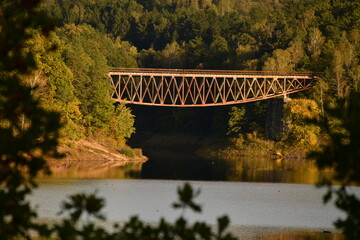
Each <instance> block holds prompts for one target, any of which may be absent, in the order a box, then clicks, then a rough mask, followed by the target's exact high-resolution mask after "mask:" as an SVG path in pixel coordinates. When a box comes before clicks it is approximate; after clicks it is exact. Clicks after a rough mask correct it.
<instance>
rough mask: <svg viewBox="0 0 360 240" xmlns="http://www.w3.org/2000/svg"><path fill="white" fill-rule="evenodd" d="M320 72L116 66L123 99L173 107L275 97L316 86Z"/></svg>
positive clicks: (113, 74)
mask: <svg viewBox="0 0 360 240" xmlns="http://www.w3.org/2000/svg"><path fill="white" fill-rule="evenodd" d="M317 76H318V73H313V72H260V71H225V70H190V69H189V70H185V69H150V68H145V69H141V68H114V69H112V70H111V71H110V72H109V77H110V79H111V84H112V86H113V88H114V92H113V94H112V98H113V99H115V100H116V101H119V102H125V103H131V104H141V105H151V106H172V107H202V106H220V105H230V104H238V103H245V102H251V101H259V100H264V99H268V98H274V97H278V96H282V95H287V94H291V93H295V92H299V91H304V90H307V89H310V88H312V87H313V86H314V84H315V82H316V78H317Z"/></svg>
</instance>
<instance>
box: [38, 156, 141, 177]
mask: <svg viewBox="0 0 360 240" xmlns="http://www.w3.org/2000/svg"><path fill="white" fill-rule="evenodd" d="M142 164H143V161H134V162H129V163H126V162H119V161H108V160H87V161H71V160H64V161H63V160H53V161H52V162H50V167H51V171H52V174H51V178H58V179H61V178H67V179H69V178H70V179H77V178H80V179H82V178H91V179H132V178H134V179H138V178H141V176H140V173H141V167H142ZM43 177H44V176H43ZM45 178H48V176H45Z"/></svg>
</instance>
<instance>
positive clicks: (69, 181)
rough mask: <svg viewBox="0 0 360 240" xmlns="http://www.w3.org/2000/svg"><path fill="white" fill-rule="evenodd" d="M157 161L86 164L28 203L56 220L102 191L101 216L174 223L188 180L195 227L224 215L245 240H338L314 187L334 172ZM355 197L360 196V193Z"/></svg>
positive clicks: (270, 163)
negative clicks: (62, 210) (84, 196)
mask: <svg viewBox="0 0 360 240" xmlns="http://www.w3.org/2000/svg"><path fill="white" fill-rule="evenodd" d="M155 159H156V160H150V161H148V162H146V163H134V164H130V165H127V166H124V167H115V168H104V169H91V168H89V162H87V163H86V164H84V165H82V164H81V163H76V164H74V165H71V164H69V166H68V167H67V168H66V169H65V170H61V169H58V170H56V171H55V172H54V175H53V177H52V178H42V179H39V183H40V187H39V189H38V190H36V192H35V194H34V195H33V196H32V198H31V201H32V202H33V204H34V205H37V206H39V207H38V209H39V214H40V217H43V218H58V216H57V215H56V213H57V212H58V211H59V206H60V203H61V201H62V200H63V199H65V198H66V196H68V195H69V194H72V193H78V192H88V193H90V192H94V191H95V190H97V191H98V194H99V195H100V196H103V197H104V198H105V200H106V208H105V209H104V212H105V213H106V216H107V218H108V219H109V220H110V221H125V220H127V219H129V217H130V216H133V215H139V216H140V217H141V219H143V220H145V221H148V222H154V221H157V220H158V219H159V218H160V217H162V216H163V217H166V219H167V220H169V221H172V220H174V219H175V218H176V217H178V216H179V214H180V213H179V212H178V211H175V210H173V209H172V208H171V207H170V206H171V203H172V202H174V201H175V200H176V199H177V197H176V188H177V187H178V186H180V185H182V184H183V182H184V181H185V180H186V181H190V182H191V184H192V185H193V186H194V187H195V188H200V189H201V195H200V197H199V198H198V199H197V201H198V202H200V203H201V204H202V205H203V213H202V214H200V215H197V214H193V213H190V212H187V213H186V217H187V218H188V219H190V220H191V221H195V220H201V221H203V220H204V221H206V222H208V223H215V221H216V218H217V217H219V216H222V215H224V214H227V215H228V216H229V217H230V219H231V223H232V226H233V227H234V228H233V231H234V232H236V233H237V234H238V235H239V236H241V237H242V238H241V239H269V240H270V239H281V238H283V237H284V238H283V239H293V240H300V239H329V240H330V239H341V236H339V234H336V233H332V234H328V233H327V232H328V231H331V232H335V229H334V227H333V222H334V221H335V220H336V219H337V218H339V217H342V216H343V214H342V212H340V211H338V210H337V209H336V208H335V207H334V206H333V204H328V205H324V204H323V203H322V196H323V194H324V191H325V189H318V188H316V187H315V186H314V185H313V184H314V183H316V182H317V181H319V180H320V179H321V178H322V177H326V176H330V175H331V174H332V173H331V172H330V171H325V172H320V171H318V170H317V169H316V168H315V166H314V163H312V162H303V161H285V160H282V161H279V160H268V159H252V160H251V159H238V160H236V161H221V160H204V159H199V158H197V157H194V156H186V155H183V156H181V155H178V156H173V157H172V158H170V157H169V156H166V155H165V156H163V157H161V156H159V157H157V158H155ZM90 165H91V163H90ZM353 191H354V192H356V193H357V194H359V196H360V188H358V187H354V188H353ZM279 229H280V230H279ZM324 231H326V233H324ZM244 237H245V238H244Z"/></svg>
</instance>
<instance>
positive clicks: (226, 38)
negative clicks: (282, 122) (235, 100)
mask: <svg viewBox="0 0 360 240" xmlns="http://www.w3.org/2000/svg"><path fill="white" fill-rule="evenodd" d="M42 8H43V9H45V10H46V11H47V12H49V13H50V15H52V16H54V17H56V18H57V19H59V28H58V30H57V31H56V34H53V36H52V38H51V41H52V43H54V44H55V45H56V46H58V47H57V50H56V51H55V52H52V53H51V54H50V55H45V54H43V52H44V51H45V50H46V48H51V47H52V46H51V45H49V46H46V45H45V46H44V44H42V41H43V40H42V39H41V38H39V39H38V41H37V42H33V43H30V46H31V47H33V48H35V50H36V51H37V53H38V56H37V59H38V62H39V64H40V66H41V69H42V70H41V71H40V72H37V73H34V74H33V76H31V77H29V79H30V80H31V81H42V80H44V79H46V82H47V88H46V91H45V92H42V93H39V96H40V97H41V98H44V99H46V101H44V104H47V105H48V107H50V108H57V109H59V110H60V111H61V112H62V113H63V117H64V119H66V122H67V124H66V127H65V130H66V129H67V130H66V131H68V134H67V136H68V137H71V138H76V137H79V136H82V134H86V133H88V132H89V131H90V132H91V131H97V130H99V129H101V130H102V131H105V132H108V133H110V134H111V135H114V137H129V136H130V135H131V133H132V132H133V131H134V128H133V122H134V118H133V116H132V114H131V112H130V111H129V110H128V108H126V107H124V106H120V107H119V108H118V109H117V110H116V111H114V108H113V106H112V104H111V101H110V100H109V98H108V97H107V96H109V94H108V92H109V91H110V90H111V89H109V88H110V87H109V86H108V82H107V80H106V72H107V70H108V69H109V67H159V68H202V69H239V70H291V71H316V72H322V75H321V77H320V79H319V82H318V86H317V87H316V88H315V89H314V90H312V91H310V92H308V93H306V94H305V95H298V96H297V97H298V98H300V99H299V100H298V101H295V102H294V103H292V105H290V106H288V107H287V110H286V113H287V121H288V122H291V123H292V125H291V124H290V129H289V132H288V137H290V138H291V139H290V140H291V141H296V142H299V141H298V140H299V139H300V140H303V142H306V144H313V143H314V142H316V141H317V138H318V135H319V134H320V130H319V129H316V128H314V127H312V126H310V127H309V125H307V124H305V125H302V124H301V121H300V120H299V119H302V118H303V117H304V116H307V114H310V113H307V111H308V110H309V109H313V111H312V113H314V112H315V113H316V114H315V115H319V116H320V115H322V114H324V106H325V105H326V104H329V103H333V104H335V103H334V102H335V101H334V100H335V97H340V98H344V97H346V96H347V95H348V94H349V92H350V91H351V90H358V89H359V87H360V61H359V58H360V2H359V1H353V0H341V1H340V0H303V1H299V0H102V1H90V0H79V1H70V0H47V1H45V3H44V4H43V6H42ZM30 80H29V81H30ZM31 81H30V82H31ZM44 81H45V80H44ZM39 90H41V89H39ZM305 98H306V99H307V100H305ZM253 106H254V105H252V106H251V107H246V108H247V109H246V110H247V111H246V112H244V111H239V108H232V109H231V108H228V109H220V110H218V109H216V110H211V111H209V112H211V114H210V115H211V116H210V117H211V120H210V121H211V123H207V124H208V125H211V126H212V127H213V128H216V129H215V130H214V132H216V131H217V130H218V129H219V128H221V126H223V125H224V124H227V123H228V121H229V120H231V121H232V123H230V125H231V126H237V125H238V127H237V128H235V129H237V130H236V131H235V132H234V131H230V134H235V135H236V134H239V133H249V132H250V133H251V132H254V131H255V130H256V131H257V132H261V128H263V123H262V120H261V117H260V116H262V117H263V116H264V112H265V111H266V104H255V108H254V107H253ZM299 109H300V110H299ZM309 111H310V110H309ZM184 112H185V111H182V110H174V113H173V115H174V116H175V120H176V119H177V120H176V121H178V119H179V118H181V117H183V116H181V115H184V114H185V115H186V114H195V113H188V112H185V113H184ZM219 112H220V113H221V114H220V113H219ZM228 112H230V115H229V117H228V118H227V119H226V117H225V118H223V119H222V116H224V115H225V116H228V114H227V113H228ZM224 113H225V114H224ZM199 114H201V113H199ZM244 114H245V115H247V119H248V120H247V121H244V120H243V119H244V118H243V117H242V116H243V115H244ZM310 115H311V114H310ZM179 116H180V117H179ZM314 117H316V116H314ZM192 118H193V119H195V120H194V121H196V119H200V120H201V117H200V118H199V117H194V116H192ZM207 119H209V118H208V117H207ZM249 119H250V120H249ZM259 119H260V120H259ZM159 121H161V120H159ZM219 121H220V123H219ZM234 121H235V122H234ZM180 122H181V121H180ZM175 125H176V122H175ZM198 125H199V124H198ZM192 126H193V127H194V126H196V123H194V124H192ZM231 126H230V128H228V129H227V128H226V127H225V129H223V130H221V131H222V132H223V133H224V134H226V133H229V130H231ZM231 132H232V133H231ZM309 132H310V134H309ZM294 136H296V137H294Z"/></svg>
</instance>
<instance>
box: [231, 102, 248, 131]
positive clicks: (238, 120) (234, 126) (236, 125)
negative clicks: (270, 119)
mask: <svg viewBox="0 0 360 240" xmlns="http://www.w3.org/2000/svg"><path fill="white" fill-rule="evenodd" d="M244 115H245V108H243V107H241V108H239V107H232V108H231V111H230V113H229V116H230V119H229V122H228V125H229V127H228V132H227V135H239V134H240V133H241V128H242V125H243V124H244Z"/></svg>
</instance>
